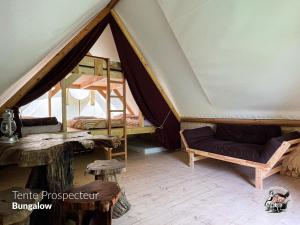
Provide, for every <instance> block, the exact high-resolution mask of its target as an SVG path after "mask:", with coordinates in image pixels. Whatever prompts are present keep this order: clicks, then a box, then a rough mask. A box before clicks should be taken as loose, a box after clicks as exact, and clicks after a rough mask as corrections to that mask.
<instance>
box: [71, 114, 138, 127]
mask: <svg viewBox="0 0 300 225" xmlns="http://www.w3.org/2000/svg"><path fill="white" fill-rule="evenodd" d="M126 119H127V121H126V122H127V126H128V127H138V126H139V119H138V116H134V115H127V118H126ZM122 124H123V116H122V115H116V116H114V117H113V118H112V119H111V126H112V128H117V127H122ZM107 126H108V125H107V120H106V118H98V117H93V116H80V117H74V118H73V119H71V120H68V127H70V128H75V129H80V130H93V129H107Z"/></svg>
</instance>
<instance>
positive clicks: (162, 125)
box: [157, 110, 171, 130]
mask: <svg viewBox="0 0 300 225" xmlns="http://www.w3.org/2000/svg"><path fill="white" fill-rule="evenodd" d="M170 114H171V110H169V112H168V114H167V115H166V117H165V119H164V121H163V122H162V124H161V125H160V126H159V127H157V129H161V130H162V129H164V125H165V123H166V122H167V119H168V118H169V116H170Z"/></svg>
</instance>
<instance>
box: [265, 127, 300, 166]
mask: <svg viewBox="0 0 300 225" xmlns="http://www.w3.org/2000/svg"><path fill="white" fill-rule="evenodd" d="M299 138H300V133H299V132H297V131H294V132H290V133H288V134H284V135H282V136H280V137H274V138H271V139H270V140H269V141H268V142H267V143H266V144H265V147H264V149H263V151H262V152H261V154H260V160H259V161H260V162H261V163H267V162H268V161H269V160H270V159H271V157H272V156H273V155H274V154H275V152H276V151H277V149H278V148H279V147H280V146H281V145H282V143H283V142H285V141H286V142H289V143H290V144H291V145H293V144H297V143H299V140H298V139H299ZM294 140H295V141H296V140H298V141H296V143H294Z"/></svg>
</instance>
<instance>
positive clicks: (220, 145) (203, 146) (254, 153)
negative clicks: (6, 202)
mask: <svg viewBox="0 0 300 225" xmlns="http://www.w3.org/2000/svg"><path fill="white" fill-rule="evenodd" d="M190 147H191V148H193V149H197V150H201V151H205V152H211V153H215V154H218V155H224V156H230V157H234V158H238V159H245V160H250V161H255V162H258V161H259V158H260V153H261V151H262V150H263V148H264V146H263V145H256V144H247V143H237V142H233V141H223V140H218V139H214V138H213V139H208V140H205V141H202V142H199V143H198V144H197V145H194V146H190Z"/></svg>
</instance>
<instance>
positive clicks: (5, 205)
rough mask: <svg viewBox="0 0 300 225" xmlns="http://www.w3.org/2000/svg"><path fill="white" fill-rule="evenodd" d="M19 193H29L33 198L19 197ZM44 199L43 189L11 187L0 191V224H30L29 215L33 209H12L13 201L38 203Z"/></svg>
mask: <svg viewBox="0 0 300 225" xmlns="http://www.w3.org/2000/svg"><path fill="white" fill-rule="evenodd" d="M14 191H17V192H18V194H21V195H22V196H23V195H29V194H31V196H32V198H29V199H26V198H22V199H18V198H16V196H15V192H14ZM41 200H42V194H41V191H38V190H30V189H24V188H10V189H7V190H5V191H1V192H0V225H29V216H30V214H31V213H32V211H30V210H27V209H12V203H13V202H14V203H17V204H37V203H38V202H40V201H41Z"/></svg>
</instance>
